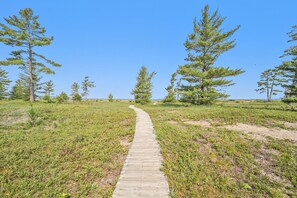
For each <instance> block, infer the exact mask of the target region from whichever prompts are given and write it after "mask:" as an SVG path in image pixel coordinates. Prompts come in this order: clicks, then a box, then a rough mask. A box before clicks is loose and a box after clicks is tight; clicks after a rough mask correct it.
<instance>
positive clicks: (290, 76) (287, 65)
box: [279, 25, 297, 101]
mask: <svg viewBox="0 0 297 198" xmlns="http://www.w3.org/2000/svg"><path fill="white" fill-rule="evenodd" d="M288 36H289V37H290V40H289V41H288V42H289V43H291V42H294V43H295V42H296V41H297V25H295V26H293V27H292V30H291V31H290V32H289V33H288ZM295 44H296V43H295ZM283 57H288V58H290V60H287V61H284V62H283V63H282V65H281V66H279V69H280V70H282V71H283V73H284V77H285V78H286V79H287V80H288V81H287V83H286V84H284V85H283V86H284V87H285V89H286V91H285V98H290V97H293V98H296V101H297V45H293V46H291V47H290V48H289V49H287V50H285V52H284V54H283V55H282V56H281V58H283Z"/></svg>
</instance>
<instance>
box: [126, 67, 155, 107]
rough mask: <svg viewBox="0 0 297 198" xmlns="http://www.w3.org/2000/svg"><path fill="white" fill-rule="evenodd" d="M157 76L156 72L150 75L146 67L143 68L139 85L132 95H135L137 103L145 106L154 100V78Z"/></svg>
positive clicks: (139, 77) (138, 78) (138, 80)
mask: <svg viewBox="0 0 297 198" xmlns="http://www.w3.org/2000/svg"><path fill="white" fill-rule="evenodd" d="M155 75H156V72H152V73H149V72H148V71H147V69H146V67H145V66H142V67H141V69H140V71H139V73H138V76H137V83H136V85H135V87H134V89H133V90H132V93H131V94H132V95H134V98H135V102H136V103H141V104H145V103H148V102H150V100H151V98H152V89H153V85H152V81H151V80H152V78H153V77H154V76H155Z"/></svg>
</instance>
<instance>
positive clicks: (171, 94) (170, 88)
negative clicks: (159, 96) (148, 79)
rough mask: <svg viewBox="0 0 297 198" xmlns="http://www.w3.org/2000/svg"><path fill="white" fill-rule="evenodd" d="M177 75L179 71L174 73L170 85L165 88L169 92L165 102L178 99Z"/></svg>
mask: <svg viewBox="0 0 297 198" xmlns="http://www.w3.org/2000/svg"><path fill="white" fill-rule="evenodd" d="M176 75H177V73H173V74H172V75H171V79H170V85H169V86H168V87H167V88H165V89H166V91H167V92H168V94H167V96H165V98H164V100H163V102H164V103H171V102H174V101H175V100H176V90H175V86H174V84H175V81H176Z"/></svg>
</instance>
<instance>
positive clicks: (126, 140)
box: [120, 136, 132, 147]
mask: <svg viewBox="0 0 297 198" xmlns="http://www.w3.org/2000/svg"><path fill="white" fill-rule="evenodd" d="M131 143H132V142H131V141H130V138H129V136H126V137H124V138H122V139H121V140H120V144H121V145H122V146H124V147H130V145H131Z"/></svg>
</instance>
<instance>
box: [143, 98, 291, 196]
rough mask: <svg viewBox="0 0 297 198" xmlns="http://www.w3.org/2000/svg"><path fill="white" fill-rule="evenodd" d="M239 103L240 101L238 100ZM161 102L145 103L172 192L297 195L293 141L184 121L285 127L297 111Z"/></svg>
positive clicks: (277, 106) (217, 194) (185, 193)
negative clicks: (160, 149) (254, 136)
mask: <svg viewBox="0 0 297 198" xmlns="http://www.w3.org/2000/svg"><path fill="white" fill-rule="evenodd" d="M236 104H237V105H238V103H236ZM249 105H250V106H251V107H250V108H241V107H240V106H237V107H233V106H231V105H230V103H224V104H216V105H213V106H189V107H185V106H184V105H181V104H173V105H170V104H167V105H164V104H160V105H146V106H141V108H143V109H144V110H146V111H147V112H148V113H149V114H150V116H151V118H152V120H153V123H154V127H155V129H156V134H157V137H158V140H159V142H160V144H161V148H162V154H163V156H164V167H163V170H164V172H165V173H166V175H167V177H168V180H169V185H170V190H171V196H172V197H230V196H231V197H234V196H235V197H263V196H264V197H267V196H268V197H283V196H284V195H288V196H293V195H296V194H297V190H296V189H297V183H296V179H297V169H296V167H297V146H296V143H294V142H290V141H288V140H277V139H273V138H267V139H266V141H261V140H256V139H253V138H252V137H251V136H249V135H247V134H244V133H240V132H237V131H231V130H227V129H224V128H219V127H215V126H212V127H202V126H196V125H188V124H184V122H183V120H206V119H208V120H209V119H210V120H213V121H216V122H217V123H227V124H235V123H239V122H240V123H247V124H254V125H259V126H266V127H279V126H280V125H281V124H280V123H281V122H293V123H296V122H297V113H296V112H293V111H289V110H281V108H279V105H281V104H280V103H279V102H276V103H274V105H275V106H274V108H272V107H271V109H265V107H261V108H252V106H257V102H254V103H253V102H252V103H249Z"/></svg>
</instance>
